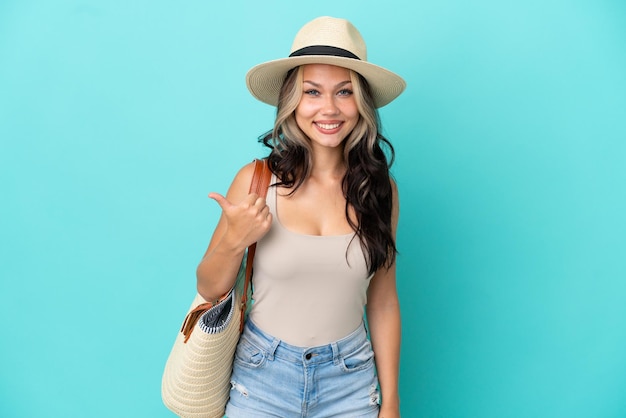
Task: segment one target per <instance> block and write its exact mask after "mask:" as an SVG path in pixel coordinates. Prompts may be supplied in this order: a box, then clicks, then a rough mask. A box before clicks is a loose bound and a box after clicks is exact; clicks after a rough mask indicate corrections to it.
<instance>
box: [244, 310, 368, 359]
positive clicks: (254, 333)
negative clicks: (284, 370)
mask: <svg viewBox="0 0 626 418" xmlns="http://www.w3.org/2000/svg"><path fill="white" fill-rule="evenodd" d="M244 336H245V337H246V338H248V339H249V340H250V342H252V343H253V344H255V345H256V346H257V347H258V348H259V349H261V350H263V351H265V353H266V354H267V356H268V358H269V359H270V360H273V359H274V357H277V358H280V359H283V360H286V361H290V362H293V363H298V364H300V363H301V364H321V363H327V362H331V361H332V362H333V363H337V362H338V361H339V360H340V358H341V356H342V355H346V354H349V353H352V352H354V351H355V350H356V349H358V348H359V347H361V346H362V345H363V344H364V343H365V342H366V341H367V331H366V330H365V325H364V324H363V323H361V325H359V327H358V328H357V329H356V330H354V331H353V332H352V333H350V334H349V335H348V336H346V337H344V338H342V339H340V340H339V341H335V342H332V343H330V344H326V345H321V346H317V347H296V346H294V345H290V344H287V343H285V342H283V341H281V340H280V339H278V338H276V337H273V336H271V335H269V334H267V333H266V332H264V331H263V330H261V329H260V328H259V327H257V326H256V325H255V324H254V323H253V322H252V321H250V320H248V321H246V327H245V330H244Z"/></svg>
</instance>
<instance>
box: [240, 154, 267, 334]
mask: <svg viewBox="0 0 626 418" xmlns="http://www.w3.org/2000/svg"><path fill="white" fill-rule="evenodd" d="M271 178H272V172H271V171H270V169H269V167H268V165H267V161H266V160H254V174H253V175H252V182H251V184H250V193H256V194H257V195H259V196H260V197H265V196H267V188H268V187H269V185H270V180H271ZM255 252H256V242H255V243H254V244H252V245H250V246H249V247H248V258H247V259H246V280H245V281H244V284H243V295H242V296H241V323H240V324H239V332H243V325H244V321H245V314H246V307H247V305H248V287H249V286H250V282H251V280H252V263H253V261H254V253H255Z"/></svg>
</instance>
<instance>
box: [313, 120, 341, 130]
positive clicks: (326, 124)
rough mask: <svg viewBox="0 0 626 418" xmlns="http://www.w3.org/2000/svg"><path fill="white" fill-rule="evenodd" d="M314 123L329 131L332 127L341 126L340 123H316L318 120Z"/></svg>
mask: <svg viewBox="0 0 626 418" xmlns="http://www.w3.org/2000/svg"><path fill="white" fill-rule="evenodd" d="M315 124H316V125H317V126H319V127H320V128H322V129H325V130H327V131H330V130H332V129H337V128H339V127H340V126H341V123H318V122H315Z"/></svg>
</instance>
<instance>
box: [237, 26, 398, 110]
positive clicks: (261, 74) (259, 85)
mask: <svg viewBox="0 0 626 418" xmlns="http://www.w3.org/2000/svg"><path fill="white" fill-rule="evenodd" d="M304 64H331V65H336V66H339V67H344V68H348V69H350V70H354V71H356V72H357V73H359V74H361V75H362V76H363V77H364V78H365V79H366V80H367V82H368V83H369V85H370V88H371V90H372V95H373V97H374V104H375V106H376V107H382V106H385V105H386V104H388V103H389V102H391V101H392V100H393V99H395V98H396V97H398V96H399V95H400V93H402V91H403V90H404V88H405V87H406V83H405V81H404V80H403V79H402V77H400V76H399V75H397V74H394V73H392V72H391V71H389V70H386V69H384V68H382V67H379V66H377V65H374V64H372V63H369V62H367V48H366V46H365V41H364V40H363V37H362V36H361V34H360V33H359V31H358V30H357V28H355V27H354V25H352V23H350V22H348V21H347V20H345V19H337V18H334V17H328V16H323V17H318V18H317V19H314V20H312V21H310V22H309V23H307V24H306V25H304V26H303V27H302V29H300V31H299V32H298V33H297V34H296V38H295V39H294V41H293V45H292V46H291V53H290V54H289V57H288V58H282V59H277V60H274V61H268V62H265V63H263V64H259V65H257V66H255V67H253V68H252V69H251V70H250V71H248V74H247V75H246V84H247V85H248V90H250V93H252V95H253V96H254V97H256V98H257V99H259V100H260V101H262V102H264V103H267V104H270V105H273V106H276V105H277V104H278V95H279V92H280V88H281V86H282V84H283V81H284V80H285V77H286V75H287V72H288V71H289V70H291V69H292V68H294V67H297V66H300V65H304Z"/></svg>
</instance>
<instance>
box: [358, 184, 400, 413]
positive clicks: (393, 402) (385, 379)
mask: <svg viewBox="0 0 626 418" xmlns="http://www.w3.org/2000/svg"><path fill="white" fill-rule="evenodd" d="M393 192H394V199H393V211H392V219H391V221H392V228H393V235H394V239H395V235H396V228H397V225H398V214H399V204H398V192H397V189H396V187H395V183H394V184H393ZM366 311H367V322H368V324H369V330H370V337H371V341H372V347H373V349H374V353H375V357H374V358H375V360H376V370H377V372H378V380H379V383H380V389H381V395H382V402H381V406H380V414H379V418H398V417H400V398H399V394H398V376H399V370H400V335H401V321H400V303H399V301H398V292H397V289H396V264H395V263H394V264H393V265H392V266H391V267H390V268H388V269H387V268H384V267H383V268H381V269H380V270H378V271H377V272H376V274H375V275H374V277H373V278H372V281H371V282H370V285H369V288H368V291H367V307H366Z"/></svg>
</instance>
